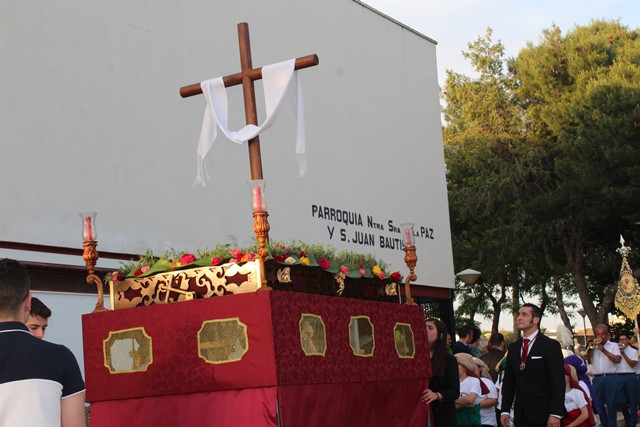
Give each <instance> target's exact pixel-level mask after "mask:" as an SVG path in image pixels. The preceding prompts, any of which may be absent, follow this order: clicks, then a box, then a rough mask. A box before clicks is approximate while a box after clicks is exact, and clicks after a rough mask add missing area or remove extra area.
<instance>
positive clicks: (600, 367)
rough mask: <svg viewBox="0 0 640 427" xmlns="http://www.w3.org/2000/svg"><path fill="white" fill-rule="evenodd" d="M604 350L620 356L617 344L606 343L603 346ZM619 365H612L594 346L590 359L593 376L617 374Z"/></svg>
mask: <svg viewBox="0 0 640 427" xmlns="http://www.w3.org/2000/svg"><path fill="white" fill-rule="evenodd" d="M604 349H605V350H607V351H608V352H609V353H611V354H613V355H617V356H620V347H618V344H616V343H614V342H611V341H607V342H606V343H605V345H604ZM619 365H620V364H619V363H613V362H612V361H611V359H609V358H608V357H607V356H606V355H605V354H604V353H603V352H602V351H600V349H599V348H598V346H596V348H595V349H593V356H592V357H591V369H592V370H593V374H594V375H602V374H617V373H618V368H619Z"/></svg>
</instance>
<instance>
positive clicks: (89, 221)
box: [80, 212, 98, 242]
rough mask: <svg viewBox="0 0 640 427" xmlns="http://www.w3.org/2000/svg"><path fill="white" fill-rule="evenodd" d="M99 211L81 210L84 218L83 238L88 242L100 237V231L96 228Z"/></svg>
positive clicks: (81, 216)
mask: <svg viewBox="0 0 640 427" xmlns="http://www.w3.org/2000/svg"><path fill="white" fill-rule="evenodd" d="M97 214H98V213H97V212H80V218H81V219H82V239H83V240H84V241H85V242H87V241H91V240H97V239H98V231H97V230H96V215H97Z"/></svg>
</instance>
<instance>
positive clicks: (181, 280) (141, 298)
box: [109, 261, 261, 310]
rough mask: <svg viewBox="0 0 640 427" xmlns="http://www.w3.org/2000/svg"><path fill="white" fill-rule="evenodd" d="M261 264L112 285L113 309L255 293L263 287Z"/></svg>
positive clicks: (175, 273)
mask: <svg viewBox="0 0 640 427" xmlns="http://www.w3.org/2000/svg"><path fill="white" fill-rule="evenodd" d="M259 276H260V268H259V266H258V262H257V261H250V262H246V263H244V264H236V263H231V264H223V265H219V266H215V267H197V268H190V269H187V270H177V271H170V272H166V273H158V274H154V275H152V276H146V277H133V278H128V279H125V280H123V281H116V282H109V290H110V299H111V307H112V308H113V309H116V310H118V309H122V308H131V307H137V306H147V305H152V304H166V303H169V302H176V301H188V300H191V299H195V298H210V297H214V296H220V295H225V294H242V293H248V292H254V291H256V290H257V289H258V287H259V286H260V284H261V280H260V277H259Z"/></svg>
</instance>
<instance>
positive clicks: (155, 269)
mask: <svg viewBox="0 0 640 427" xmlns="http://www.w3.org/2000/svg"><path fill="white" fill-rule="evenodd" d="M254 243H255V244H254V246H253V247H251V248H245V249H240V248H238V247H232V246H231V245H229V244H226V245H221V244H218V245H216V246H215V247H214V248H213V249H203V250H199V251H197V252H196V253H195V254H193V253H189V252H185V251H183V252H180V251H175V250H171V251H167V252H166V253H165V254H164V255H163V256H156V255H155V254H154V253H153V252H152V251H150V250H149V251H147V253H146V254H145V255H143V256H141V257H140V259H139V260H138V261H129V262H123V263H122V266H121V267H120V268H119V269H118V270H117V271H114V272H112V273H109V274H108V275H107V277H106V280H107V281H109V280H115V281H118V280H124V279H126V278H131V277H145V276H151V275H153V274H158V273H164V272H167V271H173V270H180V269H186V268H194V267H206V266H216V265H219V264H226V263H243V262H248V261H254V260H255V259H256V258H257V256H258V255H257V247H258V245H257V241H256V242H254ZM267 252H268V258H267V259H273V260H275V261H276V262H279V263H281V264H301V265H305V266H308V267H319V268H322V269H324V270H326V271H328V272H330V273H338V272H341V273H342V274H344V275H345V276H347V277H351V278H359V277H367V278H371V277H378V278H379V279H381V280H382V279H384V278H385V277H389V278H390V279H391V280H393V281H400V280H401V279H402V275H401V274H400V272H398V271H392V272H388V273H385V270H386V269H387V268H388V265H387V264H385V263H384V262H383V261H381V260H379V259H376V258H375V257H374V256H373V255H371V254H360V253H356V252H352V251H346V250H343V251H339V252H338V251H337V250H336V249H335V248H333V247H332V246H329V245H321V244H314V245H309V244H306V243H304V242H301V241H295V242H282V241H277V242H273V241H272V242H269V243H268V245H267Z"/></svg>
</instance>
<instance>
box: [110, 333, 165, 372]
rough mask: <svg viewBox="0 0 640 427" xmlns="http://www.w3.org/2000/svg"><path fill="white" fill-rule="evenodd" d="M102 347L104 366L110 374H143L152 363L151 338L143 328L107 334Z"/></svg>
mask: <svg viewBox="0 0 640 427" xmlns="http://www.w3.org/2000/svg"><path fill="white" fill-rule="evenodd" d="M102 346H103V352H104V366H106V367H107V368H108V369H109V372H111V373H112V374H121V373H126V372H143V371H146V370H147V367H148V366H149V365H150V364H151V363H153V354H152V351H151V337H150V336H149V335H147V333H146V332H145V330H144V328H133V329H123V330H121V331H115V332H109V337H108V338H107V339H106V340H104V341H103V343H102Z"/></svg>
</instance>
